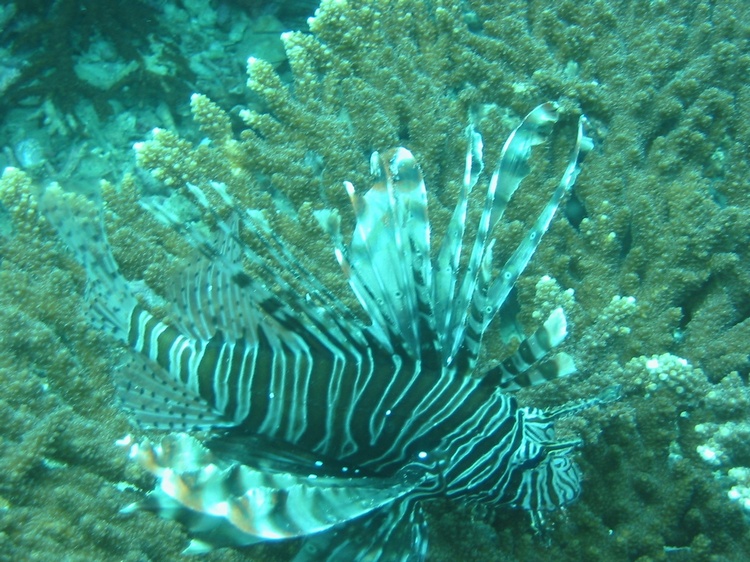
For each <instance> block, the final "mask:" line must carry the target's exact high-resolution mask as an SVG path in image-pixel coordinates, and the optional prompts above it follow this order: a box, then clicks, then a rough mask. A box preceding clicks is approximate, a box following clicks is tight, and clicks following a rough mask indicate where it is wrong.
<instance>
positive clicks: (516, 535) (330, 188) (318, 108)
mask: <svg viewBox="0 0 750 562" xmlns="http://www.w3.org/2000/svg"><path fill="white" fill-rule="evenodd" d="M316 8H317V6H316V5H313V4H311V3H300V2H297V3H283V2H282V3H275V4H271V5H264V6H261V5H258V4H256V3H249V2H240V1H237V0H234V1H230V0H227V1H225V2H219V1H213V2H212V1H208V0H203V1H198V0H189V1H188V0H185V1H182V2H173V1H170V0H165V1H159V2H157V1H139V2H127V3H126V2H96V3H85V4H83V3H79V2H72V1H67V0H58V1H54V2H49V3H30V4H27V3H24V2H20V1H17V2H6V3H5V4H3V6H2V7H0V54H2V56H0V93H2V96H1V97H0V144H2V148H3V150H2V152H0V166H1V167H2V169H4V170H5V172H4V174H3V178H2V180H0V204H1V205H2V206H1V207H0V343H1V344H2V345H0V388H2V393H1V394H0V419H1V420H2V423H1V424H0V427H2V430H0V431H1V433H0V435H1V436H2V439H0V541H2V548H0V559H7V560H50V559H52V558H53V557H57V558H61V559H65V560H132V561H136V560H146V559H151V560H177V559H181V558H182V555H181V554H180V553H181V552H182V550H184V549H185V548H186V547H187V545H188V543H189V541H190V537H189V535H188V533H187V532H186V530H185V529H184V527H183V526H181V525H180V524H179V523H176V522H174V521H170V520H164V519H161V518H159V517H157V516H156V515H154V514H152V513H148V512H136V513H133V514H129V515H124V514H120V513H119V511H120V510H121V509H122V508H123V507H125V506H127V505H129V504H131V503H133V502H138V501H140V500H142V499H143V497H144V496H145V495H146V493H147V492H148V491H149V490H151V489H153V487H154V478H153V477H152V476H151V475H150V474H149V473H148V472H147V471H144V470H143V469H142V468H141V467H140V466H139V465H138V464H136V463H134V462H131V461H130V460H129V459H128V450H127V448H125V447H122V446H120V447H118V446H117V445H116V442H117V441H118V440H121V439H122V438H123V437H124V436H125V435H128V434H132V435H134V437H135V438H136V439H137V440H140V439H142V438H144V437H149V438H151V439H154V440H157V439H158V438H159V435H160V433H159V432H158V431H154V430H144V429H141V428H140V427H139V426H137V425H135V424H134V423H133V422H132V420H131V419H129V417H128V415H127V414H126V413H125V412H124V411H123V410H122V409H121V408H120V407H119V406H118V402H117V399H116V396H115V395H116V390H115V382H114V380H115V377H116V376H117V374H118V372H120V371H121V370H122V369H123V364H124V363H125V361H126V360H127V357H128V356H127V350H126V349H125V346H123V345H121V344H119V343H118V342H117V341H116V340H114V339H113V338H112V337H110V336H108V335H107V334H106V333H104V331H102V330H98V329H94V328H93V327H92V324H91V322H90V320H89V317H88V314H87V311H86V310H87V306H86V299H85V290H86V289H85V287H86V273H85V271H84V268H82V267H81V266H80V265H79V264H78V263H77V262H76V260H75V258H74V257H73V256H72V255H70V254H69V253H68V252H67V251H66V249H65V246H64V244H63V243H62V242H61V241H60V239H59V237H58V236H57V234H56V233H55V231H54V229H53V228H52V226H51V224H50V221H48V220H47V218H45V216H44V214H43V213H42V212H41V210H40V198H41V195H42V193H43V192H44V191H45V190H46V189H49V188H50V185H51V184H52V183H53V182H57V183H59V184H60V186H61V187H62V188H63V189H65V190H69V191H72V192H75V193H82V194H85V195H87V196H90V197H91V198H92V200H94V201H96V202H97V205H99V204H101V206H102V207H103V208H104V209H105V210H104V224H105V225H106V228H107V233H108V237H109V242H110V244H111V246H112V251H113V254H114V258H115V260H116V261H117V263H118V265H119V267H120V270H121V271H122V273H123V275H124V276H125V278H127V279H128V280H129V281H130V284H131V286H132V288H133V292H134V294H135V295H136V296H137V297H138V299H139V301H140V302H143V303H144V306H146V307H147V308H148V309H149V310H150V311H151V312H152V313H153V314H154V315H155V316H157V317H160V318H168V319H173V318H172V317H173V312H172V310H171V308H170V303H169V302H168V300H169V295H170V290H171V287H172V286H173V285H174V280H175V278H176V277H177V276H179V274H180V272H181V271H182V270H184V269H185V267H186V266H189V264H191V263H194V260H195V259H194V257H193V255H194V254H193V251H192V249H191V248H190V246H189V244H187V243H186V242H185V239H184V236H182V235H180V233H179V232H178V231H175V230H174V229H170V228H167V227H165V226H163V225H161V224H160V223H159V222H158V221H156V220H155V219H154V217H153V216H152V214H151V213H150V212H149V211H148V210H147V209H145V208H143V207H142V206H141V205H140V204H139V202H141V201H143V200H149V198H167V199H170V200H171V204H172V207H171V209H173V210H175V212H176V213H178V214H179V216H180V217H181V218H182V219H184V220H186V221H188V220H189V221H193V222H195V223H196V224H203V225H213V226H216V225H217V224H221V220H227V217H226V216H223V217H218V218H217V217H216V216H212V215H211V214H210V213H204V214H201V212H202V211H199V210H196V209H195V208H194V207H191V206H190V205H188V204H187V203H185V202H184V201H185V200H186V194H185V185H186V184H187V183H188V182H189V183H191V184H195V185H206V184H207V183H208V182H210V181H216V182H222V183H223V184H225V185H226V186H227V190H228V191H229V192H230V193H231V195H232V197H233V198H235V199H236V200H237V202H238V204H239V205H241V206H242V207H246V208H250V209H263V210H264V212H265V214H266V216H267V218H268V221H269V223H270V224H271V226H272V227H273V229H274V231H276V232H278V233H279V236H282V237H283V238H284V240H285V241H286V242H285V243H288V244H289V247H290V248H293V249H294V251H295V252H296V255H298V256H300V259H302V260H303V261H304V265H305V267H306V268H307V269H309V270H310V271H312V272H313V273H314V274H315V275H316V276H317V277H318V278H319V279H320V280H321V281H322V282H323V283H324V284H325V286H326V288H328V289H329V290H330V291H331V292H332V293H333V294H335V295H337V297H338V298H340V299H342V300H343V301H344V303H345V304H346V305H348V306H349V307H350V308H351V309H352V310H358V307H359V303H358V302H357V300H356V299H355V298H354V296H353V295H352V293H351V291H350V290H349V287H348V286H347V279H346V277H345V276H344V275H343V274H342V272H341V269H340V267H339V264H338V263H337V262H336V259H335V257H334V252H333V251H332V248H331V244H330V242H329V237H328V235H327V234H326V233H325V232H324V231H323V230H321V228H320V226H319V225H318V222H317V221H316V219H315V216H314V213H315V212H316V211H319V210H321V209H329V208H330V209H337V210H338V211H339V212H340V214H341V219H342V220H341V222H342V230H343V232H344V235H345V236H346V237H347V240H348V239H349V237H350V236H351V233H352V230H353V227H354V224H355V222H356V221H355V219H356V217H355V214H354V212H353V211H352V210H351V209H352V208H351V204H350V202H349V198H348V196H347V193H346V191H345V189H344V188H343V187H342V182H343V181H345V180H348V181H351V182H352V183H353V184H354V186H356V187H357V189H359V190H361V191H362V192H364V191H365V190H366V189H368V188H369V187H370V186H371V185H372V180H371V179H370V178H369V175H368V160H369V158H370V154H371V153H372V152H373V151H375V150H378V151H381V152H382V151H386V150H387V149H389V148H392V147H396V146H405V147H406V148H408V149H409V150H410V151H411V152H412V153H414V155H415V156H416V158H417V160H418V162H419V164H420V165H421V168H422V174H423V175H424V180H425V184H426V186H427V195H428V199H429V205H430V219H431V226H432V233H431V234H432V235H433V237H434V239H435V240H436V241H439V240H441V239H442V238H443V237H444V236H445V234H446V231H447V229H448V226H447V225H448V224H449V221H450V218H451V212H452V209H453V207H454V205H455V204H456V197H457V193H458V192H459V190H460V186H461V184H462V177H463V172H464V159H465V153H466V135H465V133H464V130H465V127H466V125H467V123H469V122H472V123H476V124H477V126H478V128H479V129H480V130H481V133H482V136H483V138H484V150H485V155H484V161H485V165H486V170H485V172H484V173H485V174H486V175H489V174H490V173H491V171H492V169H493V168H494V166H495V163H496V162H497V160H498V159H499V157H500V152H501V150H502V148H503V142H504V141H505V139H506V138H507V137H508V135H509V134H510V133H511V131H512V130H513V129H514V127H516V126H517V125H518V124H519V122H520V121H521V119H522V118H523V116H524V115H526V114H528V113H529V112H530V111H531V110H532V109H533V108H534V107H536V106H538V105H539V104H541V103H544V102H545V101H547V100H556V101H557V102H558V103H559V104H560V115H561V116H560V122H559V125H558V128H557V129H555V131H554V132H553V133H552V134H551V137H550V140H549V141H548V142H547V143H545V144H544V145H543V146H540V147H538V148H536V149H535V151H534V153H533V156H532V160H531V173H530V175H529V177H528V178H527V179H526V181H525V182H524V184H523V186H522V187H521V188H520V189H519V191H518V194H517V195H515V196H514V197H513V199H512V201H511V204H510V206H509V208H508V211H507V216H506V217H505V218H504V220H503V221H502V223H500V224H498V226H497V228H496V229H495V231H494V232H493V236H494V237H495V238H496V240H497V242H496V244H495V247H494V259H493V262H492V263H493V264H494V270H493V271H494V272H495V273H497V271H499V270H500V269H501V268H502V265H503V263H505V260H506V259H507V258H508V257H509V256H510V255H511V253H512V252H513V251H514V249H515V248H516V246H517V245H518V243H519V241H520V240H521V239H522V238H523V236H524V235H525V234H526V233H527V232H528V231H529V230H530V229H531V227H532V225H533V223H534V221H535V220H536V218H537V216H538V214H539V212H540V211H541V209H542V208H543V207H544V205H545V203H546V202H547V200H548V199H549V197H550V195H551V193H552V191H553V190H554V188H555V185H556V182H557V181H558V180H559V176H560V174H561V173H562V170H563V169H564V168H565V165H566V163H567V158H568V151H569V150H570V148H571V141H570V139H571V138H574V137H575V127H576V122H577V119H578V117H579V116H580V115H581V114H585V115H586V116H587V117H588V120H589V124H590V134H591V136H592V137H593V139H594V149H593V151H592V152H591V153H590V154H589V155H588V156H587V159H586V161H585V163H584V164H583V167H582V172H581V174H580V176H579V177H578V180H577V182H576V185H575V187H574V188H573V190H572V193H570V194H568V195H567V198H566V200H565V201H564V202H563V205H562V207H561V208H560V210H559V211H558V212H557V214H556V216H555V218H554V220H553V221H552V223H551V225H550V227H549V230H548V231H547V232H546V234H545V236H544V238H543V240H542V242H541V244H540V246H539V248H538V249H537V250H536V251H535V252H534V253H533V256H532V257H531V259H530V262H529V265H528V266H527V267H526V269H525V271H524V272H523V275H522V276H521V277H520V279H519V280H518V282H517V283H516V285H515V289H514V291H513V294H512V295H511V296H510V297H509V302H508V304H507V305H506V307H505V308H504V311H503V313H502V314H501V316H502V321H498V322H496V323H495V324H496V325H493V326H492V327H491V328H490V331H489V332H488V333H487V335H486V336H485V338H484V341H483V345H484V347H483V351H482V354H481V355H480V356H479V364H478V367H477V370H478V371H481V370H482V369H483V368H488V367H489V368H491V367H493V366H496V364H497V362H498V361H499V360H501V359H503V358H505V357H506V356H507V355H508V354H509V353H512V352H513V350H514V349H515V347H516V346H517V337H516V338H515V339H514V336H518V334H519V333H524V334H526V335H529V334H530V333H531V332H533V331H534V330H535V329H536V328H537V327H538V326H539V324H540V323H541V322H543V321H544V319H545V318H547V316H548V315H549V313H550V312H551V311H552V310H554V309H556V308H557V307H562V308H563V310H564V311H565V315H566V317H567V338H566V339H565V341H564V343H562V344H560V345H561V348H560V349H561V350H562V351H564V352H565V353H566V354H568V355H570V357H572V359H573V360H574V361H575V364H576V367H577V372H576V373H573V374H569V375H568V376H565V377H561V378H559V379H558V380H555V381H551V382H549V383H547V384H541V385H538V386H533V387H530V388H524V389H521V390H519V391H517V392H515V393H514V396H515V397H516V399H517V400H518V402H519V404H521V405H522V406H527V407H535V408H542V409H547V408H555V407H559V406H561V405H565V404H576V403H578V401H582V400H588V399H592V398H595V397H598V396H602V393H606V392H607V391H608V390H609V389H612V388H613V387H617V388H619V395H618V396H619V398H618V399H616V400H609V399H608V400H606V401H603V403H601V404H596V405H592V406H591V407H589V408H586V409H582V410H581V411H578V412H576V413H575V415H572V416H569V417H567V418H564V419H561V420H559V421H558V422H557V424H556V429H557V437H558V438H560V439H563V440H571V441H574V440H577V439H580V440H581V442H582V444H581V446H580V447H578V448H577V450H576V451H575V453H574V454H573V458H574V460H575V463H576V464H577V466H578V467H579V468H580V471H581V474H582V482H581V488H582V492H581V495H580V497H578V499H577V500H576V501H574V502H572V503H569V504H567V505H565V506H564V508H563V509H558V510H555V511H551V512H548V513H545V514H544V522H543V524H542V528H541V529H540V530H539V531H535V530H534V529H533V528H532V525H531V521H530V517H529V514H528V513H527V512H526V511H525V510H523V509H512V508H509V507H500V508H497V509H483V508H473V507H472V506H468V505H465V504H463V503H462V502H460V501H450V500H447V499H441V498H437V499H433V500H430V501H429V502H425V504H424V509H425V511H426V515H427V523H428V527H429V551H428V554H427V559H428V560H457V559H460V560H480V561H484V560H488V561H489V560H524V561H525V560H547V559H556V560H613V561H619V560H623V561H625V560H644V561H645V560H680V561H681V560H745V559H748V558H750V534H749V533H748V531H749V528H748V517H750V454H748V448H747V438H748V437H750V392H748V388H747V382H748V374H749V373H750V353H749V351H748V342H750V320H748V316H749V315H750V306H749V305H748V303H750V262H749V261H748V250H747V248H748V242H749V241H750V193H749V190H748V185H750V178H749V176H750V170H749V167H750V165H749V162H748V156H747V147H748V145H749V144H750V118H749V117H750V116H748V114H747V112H748V108H750V85H749V84H748V79H747V76H748V75H749V74H748V70H750V54H748V52H750V49H749V48H748V41H749V40H750V35H749V34H748V29H749V27H748V26H749V25H750V7H748V6H747V5H746V3H744V2H741V1H739V0H737V1H735V2H688V1H684V2H679V1H674V2H672V1H670V2H654V1H649V2H646V1H635V2H625V1H623V2H615V1H610V2H607V1H583V2H581V1H579V2H546V1H539V2H475V1H471V0H469V1H466V2H460V3H459V2H424V1H417V0H414V1H409V0H406V1H402V2H389V1H369V2H368V1H358V2H354V1H352V2H343V1H340V2H331V1H329V2H324V3H323V5H322V6H320V9H319V12H318V13H317V15H316V17H315V19H314V20H312V21H308V19H307V18H308V17H309V16H312V15H313V13H314V12H315V10H316ZM287 31H296V32H299V33H293V34H290V35H284V39H283V40H282V39H281V34H282V32H287ZM250 57H252V58H253V59H254V62H253V63H251V64H250V72H249V76H248V75H247V74H246V67H247V60H248V58H250ZM260 61H265V62H260ZM246 81H247V85H246V84H245V82H246ZM196 93H198V94H201V96H194V95H193V94H196ZM209 100H210V101H209ZM157 128H158V129H157ZM155 129H156V130H155ZM134 145H135V150H133V146H134ZM483 192H484V189H479V188H477V189H476V190H475V192H473V193H472V198H470V200H469V210H468V219H467V221H466V222H467V224H468V225H469V226H468V228H469V230H471V229H473V228H474V227H473V225H475V224H476V223H477V221H478V220H479V218H480V215H481V209H482V205H483V199H482V197H483ZM220 219H221V220H220ZM472 233H473V232H470V233H469V234H472ZM294 282H295V281H294V280H293V279H292V280H290V283H294ZM198 435H201V434H198ZM300 544H301V543H300V541H279V542H277V543H275V544H274V543H268V542H265V543H260V544H258V545H252V546H248V547H243V548H230V549H221V550H216V551H213V552H210V553H208V554H206V555H205V556H204V559H206V560H219V559H221V560H291V559H293V558H294V556H295V555H296V553H297V551H298V550H299V548H300Z"/></svg>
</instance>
